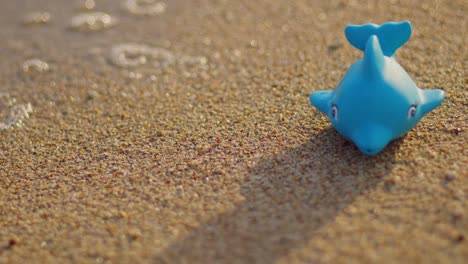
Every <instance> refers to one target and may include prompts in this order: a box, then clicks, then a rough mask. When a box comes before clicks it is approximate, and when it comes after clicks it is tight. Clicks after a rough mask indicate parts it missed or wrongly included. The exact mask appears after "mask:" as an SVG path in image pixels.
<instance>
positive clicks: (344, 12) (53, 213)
mask: <svg viewBox="0 0 468 264" xmlns="http://www.w3.org/2000/svg"><path fill="white" fill-rule="evenodd" d="M88 2H89V1H88ZM121 2H123V1H117V0H115V1H114V0H102V1H96V7H95V8H94V9H92V10H91V11H92V12H98V11H99V12H106V13H108V14H109V15H110V16H111V18H113V19H116V21H112V22H116V23H115V24H111V23H108V22H109V21H108V20H106V17H105V16H102V14H101V16H100V18H99V17H98V19H101V21H100V22H99V21H98V23H102V24H101V25H99V24H91V27H90V26H89V25H81V26H82V27H77V26H76V25H74V26H73V27H72V28H70V19H71V17H73V16H75V15H77V14H79V13H81V12H84V11H83V10H82V8H80V3H81V2H80V1H59V0H54V1H47V0H15V1H2V3H1V4H0V6H1V8H0V39H1V41H0V54H1V59H0V69H1V71H0V93H2V94H3V99H4V100H6V99H5V98H6V97H7V96H8V97H9V99H8V101H9V102H10V105H9V106H8V105H5V104H3V108H1V109H0V111H3V112H2V115H3V116H2V117H3V118H6V117H5V116H8V115H9V113H10V112H8V111H11V110H12V109H13V108H14V105H16V106H27V104H28V103H30V104H31V107H32V112H31V113H30V114H29V118H28V119H26V118H25V119H24V120H23V123H24V124H23V126H21V127H13V128H11V129H8V130H0V137H1V140H0V263H67V262H75V263H94V262H99V263H102V262H104V263H274V262H275V263H466V262H467V261H468V241H467V236H468V205H467V191H468V176H467V174H468V172H467V163H468V158H467V156H468V155H467V154H468V153H467V148H466V146H467V136H466V135H467V134H466V131H467V123H466V121H467V120H466V116H467V90H466V89H467V87H466V86H467V76H466V66H467V65H466V62H467V55H468V54H467V51H466V35H465V33H466V13H467V11H468V10H467V4H466V1H463V0H457V1H449V0H447V1H387V2H386V3H384V1H369V2H368V3H363V4H359V3H358V2H362V1H336V0H330V1H306V0H298V1H288V0H282V1H273V0H271V1H265V0H260V1H247V0H242V1H215V0H193V1H183V0H175V1H172V0H171V1H167V2H166V3H167V5H166V9H165V10H162V11H163V12H162V13H159V14H153V15H146V16H145V15H138V14H133V13H130V12H128V11H127V10H125V9H124V8H122V5H121ZM147 10H150V8H147ZM37 11H47V12H48V14H49V15H50V18H48V17H47V15H39V16H38V15H37V14H36V15H34V14H32V15H31V14H30V16H29V17H27V18H25V16H26V15H28V14H29V13H30V12H37ZM160 11H161V10H160ZM31 16H32V17H31ZM34 16H35V17H34ZM24 19H27V20H28V21H24ZM31 20H32V21H31ZM388 20H394V21H400V20H410V21H411V22H412V25H413V29H414V33H413V36H412V38H411V39H410V41H409V42H408V43H407V44H406V45H405V46H404V47H402V48H401V49H400V50H399V51H398V53H397V57H398V60H399V62H400V63H401V65H402V66H403V67H404V68H405V69H406V70H407V71H408V73H409V74H410V76H412V77H413V78H414V80H415V82H416V83H417V84H418V85H419V86H420V87H424V88H434V87H440V88H441V89H443V90H444V91H445V92H446V94H447V96H448V97H447V99H446V100H445V101H444V102H443V104H442V105H441V106H440V107H439V108H437V109H436V110H435V111H434V112H432V113H430V114H429V115H428V116H427V117H425V118H424V119H423V120H422V122H421V123H419V124H418V126H417V127H416V128H415V129H414V130H412V131H411V132H410V133H408V135H407V136H406V137H404V138H403V139H400V140H397V141H395V142H393V143H391V144H390V146H389V147H387V149H386V150H385V151H383V152H382V153H381V154H379V155H377V156H375V157H372V158H369V157H366V156H363V155H362V154H361V153H360V152H359V151H358V150H357V149H356V147H354V146H353V144H351V143H349V142H347V141H345V140H344V139H343V138H342V137H341V136H339V135H338V134H337V133H336V132H335V131H334V130H333V129H332V128H330V126H329V123H328V122H327V120H326V119H325V118H324V117H323V116H322V115H320V114H319V113H318V112H317V111H316V110H314V109H313V108H312V107H311V106H310V105H309V102H308V94H309V93H310V92H311V91H314V90H323V89H332V88H334V87H335V85H336V84H337V83H338V82H339V80H340V78H341V77H342V76H343V74H344V72H345V71H346V69H347V68H348V67H349V65H350V64H351V63H352V62H354V61H355V60H356V59H357V58H359V57H360V56H361V52H360V51H358V50H356V49H354V48H352V47H351V46H350V45H349V44H348V43H347V42H346V40H345V38H344V34H343V29H344V27H345V25H346V24H348V23H355V24H357V23H366V22H375V23H383V22H385V21H388ZM94 26H96V27H97V28H93V27H94ZM100 28H102V30H100ZM96 29H97V31H95V30H96ZM87 31H91V32H87ZM126 43H136V44H138V45H145V46H144V47H142V46H139V48H138V46H136V47H137V48H136V49H137V50H139V52H140V53H143V54H130V55H132V57H131V58H130V59H134V60H133V62H135V63H141V64H142V65H140V66H135V67H129V68H125V67H124V68H122V67H119V66H116V65H115V64H117V65H118V63H119V61H118V59H119V58H116V57H114V58H112V57H110V55H109V54H110V53H111V50H112V47H114V48H115V47H116V46H115V45H118V44H126ZM119 47H120V48H122V46H117V49H118V48H119ZM132 47H135V46H132ZM156 47H157V48H156ZM158 48H164V49H165V50H164V52H167V53H163V52H162V51H161V49H158ZM142 50H143V51H142ZM117 51H118V50H117ZM114 52H115V50H114ZM137 53H138V52H137ZM141 56H146V59H147V61H146V63H145V64H143V63H144V62H145V61H144V59H145V57H141ZM158 56H159V57H158ZM187 56H189V57H187ZM200 57H201V58H200ZM203 57H204V58H203ZM187 58H188V59H187ZM29 59H40V60H42V61H44V62H46V63H47V64H48V66H49V69H48V70H47V68H44V67H42V68H41V65H39V67H35V66H30V67H29V68H28V65H23V62H25V61H27V60H29ZM120 59H121V58H120ZM156 60H157V61H158V62H159V63H160V64H165V63H166V64H169V65H166V66H164V65H163V66H157V65H154V64H155V61H156ZM187 60H189V61H187ZM124 62H125V61H124ZM23 67H26V68H23ZM41 70H43V71H42V72H41Z"/></svg>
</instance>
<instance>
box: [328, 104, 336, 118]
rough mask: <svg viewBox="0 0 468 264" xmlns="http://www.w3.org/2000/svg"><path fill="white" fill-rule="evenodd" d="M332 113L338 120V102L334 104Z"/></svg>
mask: <svg viewBox="0 0 468 264" xmlns="http://www.w3.org/2000/svg"><path fill="white" fill-rule="evenodd" d="M330 114H331V116H332V118H333V119H335V120H338V106H337V105H336V104H333V105H332V108H331V112H330Z"/></svg>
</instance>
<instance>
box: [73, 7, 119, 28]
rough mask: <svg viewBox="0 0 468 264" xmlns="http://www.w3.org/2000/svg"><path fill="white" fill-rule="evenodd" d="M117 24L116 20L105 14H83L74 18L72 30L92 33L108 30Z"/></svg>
mask: <svg viewBox="0 0 468 264" xmlns="http://www.w3.org/2000/svg"><path fill="white" fill-rule="evenodd" d="M115 24H116V19H115V18H113V17H112V16H111V15H109V14H107V13H103V12H94V13H83V14H78V15H76V16H74V17H73V18H72V19H71V21H70V28H71V29H73V30H75V31H81V32H90V31H101V30H105V29H108V28H110V27H112V26H114V25H115Z"/></svg>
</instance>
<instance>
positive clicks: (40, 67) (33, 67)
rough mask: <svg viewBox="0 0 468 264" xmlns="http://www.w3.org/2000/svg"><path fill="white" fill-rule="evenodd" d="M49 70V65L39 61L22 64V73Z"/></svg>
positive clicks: (32, 60) (33, 60) (34, 60)
mask: <svg viewBox="0 0 468 264" xmlns="http://www.w3.org/2000/svg"><path fill="white" fill-rule="evenodd" d="M49 70H50V67H49V64H47V62H45V61H42V60H40V59H31V60H27V61H25V62H24V63H23V72H25V73H28V72H47V71H49Z"/></svg>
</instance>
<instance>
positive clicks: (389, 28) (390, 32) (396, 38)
mask: <svg viewBox="0 0 468 264" xmlns="http://www.w3.org/2000/svg"><path fill="white" fill-rule="evenodd" d="M345 35H346V38H347V39H348V41H349V43H351V45H353V46H354V47H356V48H358V49H360V50H362V51H364V50H365V48H366V43H367V40H368V39H369V37H370V36H372V35H376V36H377V37H378V39H379V41H380V45H381V48H382V51H383V54H384V55H385V56H387V57H392V56H393V55H394V54H395V51H396V50H397V49H398V48H399V47H401V46H403V44H405V43H406V42H407V41H408V39H409V38H410V37H411V24H410V22H409V21H403V22H387V23H385V24H382V25H380V26H379V25H376V24H364V25H348V26H346V28H345Z"/></svg>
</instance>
